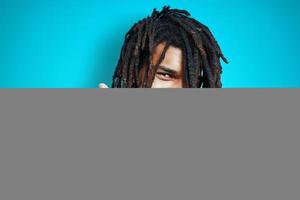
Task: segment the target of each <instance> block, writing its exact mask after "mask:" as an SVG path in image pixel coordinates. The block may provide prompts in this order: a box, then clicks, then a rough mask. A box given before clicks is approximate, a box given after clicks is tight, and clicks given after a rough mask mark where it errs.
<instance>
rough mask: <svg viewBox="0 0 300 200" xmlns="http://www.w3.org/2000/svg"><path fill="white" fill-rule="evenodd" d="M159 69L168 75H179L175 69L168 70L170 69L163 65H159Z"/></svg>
mask: <svg viewBox="0 0 300 200" xmlns="http://www.w3.org/2000/svg"><path fill="white" fill-rule="evenodd" d="M158 69H161V70H163V71H165V72H167V73H170V74H173V75H178V72H177V71H175V70H173V69H170V68H168V67H166V66H163V65H159V66H158Z"/></svg>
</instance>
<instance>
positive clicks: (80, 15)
mask: <svg viewBox="0 0 300 200" xmlns="http://www.w3.org/2000/svg"><path fill="white" fill-rule="evenodd" d="M163 5H170V6H172V7H177V8H180V9H183V8H184V9H187V10H189V11H190V13H191V14H192V16H193V17H195V18H196V19H198V20H199V21H201V22H203V23H204V24H206V25H208V26H209V27H210V29H211V30H212V32H213V33H214V35H215V37H216V39H217V40H218V42H219V44H220V46H221V47H222V49H223V52H224V54H225V56H226V57H227V58H228V60H229V61H230V64H229V65H225V64H224V65H223V71H224V73H223V86H224V87H225V88H232V87H234V88H252V87H259V88H264V87H280V88H282V87H300V78H299V74H300V66H299V64H298V57H299V52H300V50H299V47H300V39H299V36H300V1H299V0H273V1H271V0H265V1H261V0H252V1H245V2H243V1H240V0H232V1H230V0H227V1H221V0H211V1H207V0H205V1H204V0H187V1H175V0H172V1H171V0H170V1H141V0H136V1H135V0H126V1H124V0H123V1H117V0H109V1H100V0H98V1H96V0H82V1H79V0H42V1H40V0H0V87H6V88H11V87H17V88H27V87H29V88H94V87H97V85H98V83H99V82H106V83H108V84H111V77H112V74H113V71H114V68H115V65H116V63H117V59H118V56H119V53H120V48H121V45H122V43H123V39H124V35H125V33H126V32H127V30H128V29H129V28H130V27H131V25H132V24H133V23H134V22H136V21H137V20H139V19H141V18H143V17H145V16H146V15H149V14H150V13H151V12H152V9H153V8H155V7H156V8H159V9H160V8H161V7H162V6H163Z"/></svg>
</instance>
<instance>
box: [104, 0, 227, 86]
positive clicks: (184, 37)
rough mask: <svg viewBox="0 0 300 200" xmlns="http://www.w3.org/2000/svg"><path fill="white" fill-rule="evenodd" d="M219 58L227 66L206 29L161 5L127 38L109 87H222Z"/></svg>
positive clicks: (133, 29) (195, 21)
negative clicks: (161, 7)
mask: <svg viewBox="0 0 300 200" xmlns="http://www.w3.org/2000/svg"><path fill="white" fill-rule="evenodd" d="M220 58H222V60H223V61H224V62H225V63H228V62H227V60H226V58H225V57H224V56H223V54H222V51H221V49H220V47H219V45H218V43H217V41H216V40H215V38H214V36H213V35H212V33H211V32H210V30H209V29H208V27H206V26H205V25H203V24H201V23H200V22H198V21H197V20H195V19H193V18H191V17H190V14H189V13H188V12H187V11H186V10H178V9H170V7H167V6H165V7H164V8H163V9H162V11H161V12H158V11H156V9H154V10H153V13H152V15H151V16H150V17H149V16H148V17H147V18H144V19H143V20H141V21H139V22H137V23H135V24H134V25H133V27H132V28H131V29H130V30H129V32H128V33H127V34H126V36H125V41H124V44H123V47H122V50H121V55H120V58H119V61H118V64H117V67H116V69H115V73H114V76H113V83H112V87H113V88H200V87H203V88H221V87H222V83H221V73H222V67H221V64H220ZM99 86H100V88H107V86H106V85H105V84H103V83H101V84H100V85H99Z"/></svg>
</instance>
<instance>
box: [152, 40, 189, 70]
mask: <svg viewBox="0 0 300 200" xmlns="http://www.w3.org/2000/svg"><path fill="white" fill-rule="evenodd" d="M164 47H165V44H164V43H160V44H159V45H158V46H157V47H156V49H155V51H154V53H153V56H152V62H153V63H154V64H156V63H157V62H158V60H159V58H160V55H161V54H162V52H163V50H164ZM182 59H183V58H182V50H181V49H180V48H177V47H174V46H169V48H168V50H167V51H166V54H165V58H164V59H163V61H162V62H161V63H160V65H161V66H164V67H167V68H169V69H172V70H174V71H176V72H178V73H181V72H182V65H183V64H182Z"/></svg>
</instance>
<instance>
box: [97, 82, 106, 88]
mask: <svg viewBox="0 0 300 200" xmlns="http://www.w3.org/2000/svg"><path fill="white" fill-rule="evenodd" d="M99 88H108V86H107V85H106V84H104V83H100V84H99Z"/></svg>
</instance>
